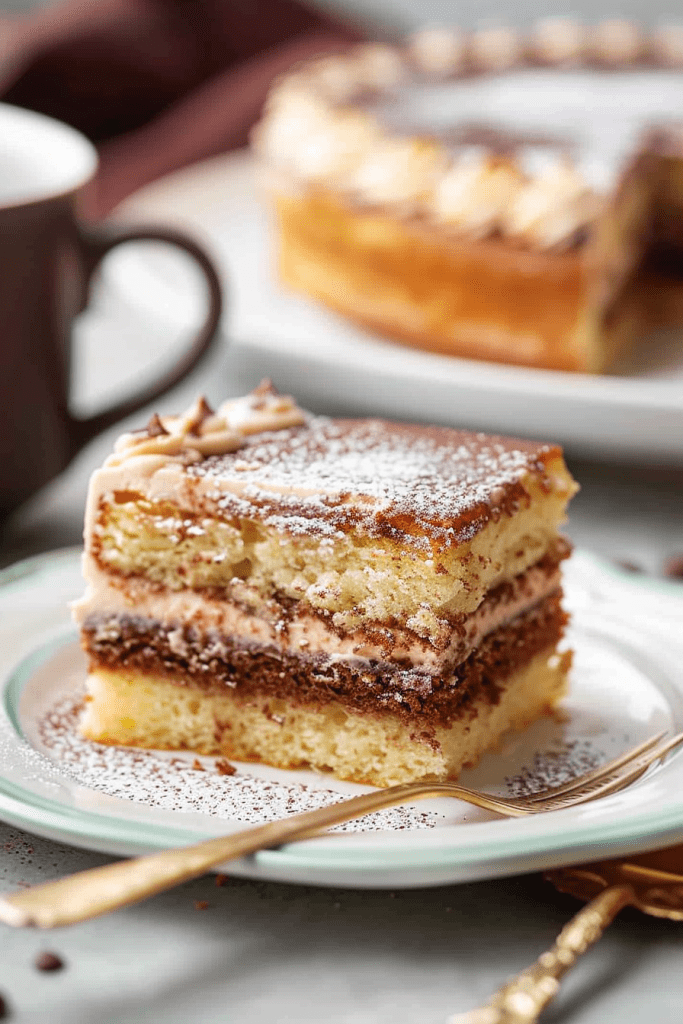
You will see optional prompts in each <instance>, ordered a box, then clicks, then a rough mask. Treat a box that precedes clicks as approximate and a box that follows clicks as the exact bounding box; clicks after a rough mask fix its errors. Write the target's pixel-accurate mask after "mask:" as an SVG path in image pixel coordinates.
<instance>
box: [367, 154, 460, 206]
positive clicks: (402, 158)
mask: <svg viewBox="0 0 683 1024" xmlns="http://www.w3.org/2000/svg"><path fill="white" fill-rule="evenodd" d="M446 162H447V161H446V155H445V153H443V152H442V151H441V150H440V148H439V147H438V146H437V145H435V144H434V143H431V142H428V141H424V140H422V139H402V138H395V139H392V138H383V139H382V140H381V141H380V142H379V143H378V145H376V146H375V147H374V148H373V149H372V150H371V151H370V152H369V153H368V154H367V156H366V158H365V159H364V160H363V162H362V163H361V164H360V166H359V167H358V168H357V170H356V171H355V173H354V174H353V175H351V176H350V177H349V180H348V183H347V184H348V187H349V189H350V190H351V191H353V192H354V193H355V194H356V196H357V198H358V199H360V200H361V201H362V202H364V203H367V204H370V205H374V204H382V203H391V204H398V205H400V206H404V207H405V206H407V207H408V208H412V206H413V205H414V204H419V203H420V202H421V201H424V200H426V199H427V198H428V197H429V196H430V195H431V193H432V190H433V189H434V186H435V184H436V182H437V181H438V179H439V177H440V175H441V174H442V173H443V171H444V169H445V167H446Z"/></svg>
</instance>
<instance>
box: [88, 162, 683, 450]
mask: <svg viewBox="0 0 683 1024" xmlns="http://www.w3.org/2000/svg"><path fill="white" fill-rule="evenodd" d="M117 215H118V216H119V217H120V218H122V219H124V220H135V221H140V220H143V221H150V220H153V221H161V222H163V223H167V224H168V223H171V224H176V225H179V226H182V227H184V228H186V229H189V230H190V231H192V232H193V233H194V234H195V235H197V236H198V237H199V238H202V239H203V240H204V241H205V242H206V243H208V246H209V247H210V250H211V251H212V252H213V254H214V255H215V257H216V259H217V261H218V263H219V265H220V268H221V270H222V274H223V277H224V279H225V280H226V282H227V283H228V288H229V294H230V303H229V310H230V312H229V322H228V325H227V326H228V330H229V334H230V337H231V339H232V341H231V344H232V345H233V346H234V348H235V350H236V351H235V357H236V358H238V359H239V368H240V376H241V377H243V378H244V379H245V380H247V381H252V382H253V383H256V382H257V381H258V380H259V379H260V377H262V376H268V377H271V378H272V379H273V380H274V381H275V383H276V384H277V385H278V387H279V388H280V389H281V390H286V391H290V392H293V393H294V394H296V396H297V398H298V399H299V401H301V402H303V404H306V405H308V406H309V407H310V408H312V409H314V410H324V411H326V412H328V411H330V410H331V409H333V410H335V411H341V412H347V413H351V414H353V413H358V414H368V413H369V414H378V415H384V416H389V417H393V418H398V419H411V420H428V421H429V422H432V423H433V422H440V423H443V424H446V425H451V426H461V427H471V428H473V429H482V430H495V431H499V432H503V433H511V434H517V435H522V436H529V437H534V436H535V437H540V438H545V437H552V438H553V439H554V440H555V441H558V442H560V443H562V444H564V445H565V447H567V449H568V450H569V451H570V452H571V453H578V454H583V455H589V456H597V457H600V458H613V459H645V460H648V461H653V460H658V461H661V462H668V463H672V464H676V465H681V464H683V331H673V332H667V333H661V334H659V335H656V336H652V337H650V338H648V339H647V341H646V343H645V344H643V345H641V346H639V348H638V351H637V357H636V360H637V361H634V362H632V364H631V365H630V366H629V367H623V368H622V369H621V371H620V372H619V373H618V374H614V375H609V376H603V377H590V376H586V375H582V374H568V373H556V372H551V371H546V370H530V369H520V368H516V367H511V366H500V365H494V364H487V363H482V362H474V361H468V360H462V359H454V358H448V357H444V356H439V355H434V354H432V353H428V352H421V351H419V350H416V349H410V348H406V347H403V346H401V345H398V344H394V343H392V342H389V341H385V340H382V339H380V338H378V337H377V336H374V335H372V334H369V333H367V332H365V331H363V330H361V329H360V328H357V327H355V326H353V325H351V324H350V323H347V322H346V321H345V320H343V319H342V318H341V317H339V316H336V315H335V314H333V313H331V312H328V311H327V310H325V309H324V308H323V307H321V306H318V305H316V304H314V303H313V302H309V301H307V300H306V299H304V298H301V297H299V296H296V295H294V294H290V293H287V292H286V291H284V290H283V289H281V288H280V287H279V286H278V284H277V282H276V279H275V274H274V271H273V259H272V248H273V246H272V239H271V233H270V230H269V224H268V215H267V211H266V207H265V205H264V203H263V202H262V199H261V196H260V194H259V188H258V185H257V180H256V174H255V171H254V166H253V163H252V161H251V159H250V157H249V155H248V154H246V153H244V152H238V153H233V154H227V155H225V156H222V157H219V158H216V159H213V160H210V161H206V162H204V163H200V164H196V165H194V166H192V167H190V168H187V169H185V170H183V171H180V172H177V173H175V174H172V175H169V176H167V177H165V178H163V179H161V180H160V181H157V182H155V183H154V184H152V185H150V186H147V187H146V188H145V189H142V190H140V191H139V192H138V193H136V194H135V195H134V196H133V197H131V198H130V199H129V200H127V201H126V203H125V204H123V205H122V206H121V207H120V208H119V211H118V214H117ZM103 273H104V277H105V281H106V283H107V285H108V287H110V288H112V289H113V290H114V292H115V293H116V294H117V296H118V297H122V298H124V299H125V301H126V302H127V303H129V304H131V305H133V306H135V307H136V309H137V311H138V312H140V311H144V312H146V313H147V320H148V322H151V323H156V322H157V321H161V322H162V323H163V322H166V323H167V327H168V331H169V333H170V334H171V335H173V332H175V331H177V329H178V327H179V325H186V326H187V327H189V326H190V325H191V324H192V323H194V322H196V321H197V320H198V319H199V318H200V316H201V310H202V308H203V307H202V295H201V282H200V281H199V279H198V278H197V279H195V280H194V283H188V271H187V266H186V265H183V263H182V257H179V256H178V255H177V254H175V253H173V252H172V251H170V250H169V247H161V246H157V247H156V248H151V247H150V246H149V245H147V246H144V245H142V244H136V245H135V246H130V247H124V248H122V249H119V250H117V251H116V252H115V253H114V254H112V256H111V257H109V258H108V260H107V262H106V265H105V268H104V271H103Z"/></svg>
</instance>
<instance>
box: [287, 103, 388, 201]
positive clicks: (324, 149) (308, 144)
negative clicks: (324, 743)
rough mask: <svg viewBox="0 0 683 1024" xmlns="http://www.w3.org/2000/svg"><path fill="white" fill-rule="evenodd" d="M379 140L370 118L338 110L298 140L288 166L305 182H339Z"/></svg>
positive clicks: (361, 160)
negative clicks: (334, 114)
mask: <svg viewBox="0 0 683 1024" xmlns="http://www.w3.org/2000/svg"><path fill="white" fill-rule="evenodd" d="M379 138H380V129H379V126H378V125H377V124H376V122H374V121H373V120H372V119H371V118H369V117H367V116H366V115H364V114H363V113H361V112H360V111H354V110H344V111H340V112H339V113H337V114H336V116H330V117H328V119H327V121H326V122H324V123H322V124H320V125H318V126H317V127H316V128H315V129H313V130H312V131H310V132H309V133H308V134H307V135H304V136H303V137H302V138H301V140H300V142H299V145H298V146H297V148H296V151H295V152H293V153H292V154H291V161H290V165H291V167H292V169H293V170H294V171H295V173H297V174H298V175H299V176H300V177H301V178H303V179H304V180H305V181H313V182H318V181H326V182H327V183H328V184H329V183H332V182H339V183H342V182H343V180H344V178H345V176H346V175H348V174H349V173H350V172H352V171H354V170H355V169H356V168H357V167H358V166H359V165H360V164H361V163H362V162H363V160H364V159H366V158H367V156H368V154H369V153H372V152H373V151H374V149H375V147H376V145H377V143H378V141H379Z"/></svg>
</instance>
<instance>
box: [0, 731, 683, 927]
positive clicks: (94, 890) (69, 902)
mask: <svg viewBox="0 0 683 1024" xmlns="http://www.w3.org/2000/svg"><path fill="white" fill-rule="evenodd" d="M663 735H664V734H663V733H659V734H658V735H657V736H652V737H651V738H650V739H649V740H646V741H645V742H644V743H641V744H640V745H639V746H637V747H636V748H635V749H633V750H630V751H628V752H627V753H625V754H622V755H621V756H620V757H618V758H615V759H614V760H613V761H610V762H608V763H607V764H604V765H602V766H601V767H599V768H596V769H594V770H593V771H591V772H588V773H587V774H586V775H583V776H581V777H580V778H578V779H574V780H573V781H572V782H568V783H565V784H564V785H562V786H556V787H554V788H552V789H548V790H545V791H544V792H542V793H536V794H533V795H531V796H525V797H514V798H508V797H502V796H493V795H490V794H488V793H481V792H478V791H476V790H472V789H467V788H466V787H464V786H460V785H458V783H455V782H428V781H425V782H409V783H405V784H403V785H399V786H391V787H389V788H388V789H380V790H376V791H374V792H372V793H364V794H362V795H361V796H355V797H351V799H349V800H341V801H339V802H338V803H335V804H332V805H329V806H326V807H321V808H318V809H317V810H314V811H304V812H303V813H301V814H293V815H291V816H290V817H288V818H284V819H282V820H280V821H272V822H268V823H267V824H265V825H257V826H256V827H254V828H249V829H246V830H244V831H241V832H237V833H233V834H232V835H229V836H221V837H219V838H217V839H208V840H205V841H204V842H201V843H197V844H195V845H193V846H185V847H181V848H180V849H175V850H166V851H164V852H162V853H153V854H149V855H147V856H144V857H135V858H133V859H131V860H125V861H117V862H116V863H113V864H107V865H105V866H104V867H100V868H93V869H91V870H88V871H81V872H79V873H78V874H75V875H71V876H70V877H68V878H62V879H60V880H59V881H57V882H48V883H47V884H45V885H38V886H34V887H33V888H30V889H24V890H23V891H22V892H19V893H15V894H14V895H12V896H7V897H5V898H3V899H0V921H4V922H5V923H6V924H10V925H13V926H15V927H26V926H29V925H34V926H36V927H38V928H55V927H59V926H62V925H67V924H75V923H76V922H78V921H86V920H88V919H90V918H93V917H97V916H99V915H100V914H105V913H107V912H108V911H110V910H117V909H118V908H120V907H124V906H127V905H128V904H131V903H137V902H138V901H139V900H143V899H146V898H147V897H148V896H153V895H155V894H156V893H159V892H163V891H164V890H165V889H170V888H172V887H173V886H174V885H178V884H180V883H181V882H185V881H188V880H189V879H191V878H197V877H198V876H199V875H203V874H204V873H205V872H207V871H209V870H210V869H211V868H213V867H216V865H218V864H222V863H225V862H226V861H229V860H236V859H238V858H239V857H245V856H247V854H251V853H255V852H256V851H257V850H263V849H268V848H271V847H274V846H281V845H282V844H283V843H286V842H291V841H292V840H294V839H297V840H298V839H310V838H312V837H313V836H315V835H318V834H319V833H320V832H321V831H323V830H325V829H327V828H329V827H330V826H331V825H338V824H341V822H344V821H350V820H351V819H352V818H360V817H363V816H364V815H366V814H370V813H371V812H372V811H377V810H380V809H381V808H385V807H394V806H396V805H397V804H402V803H406V802H409V801H411V800H418V799H423V798H425V797H436V796H452V797H456V798H458V799H460V800H464V801H466V802H467V803H471V804H475V805H476V806H477V807H483V808H484V809H486V810H489V811H495V812H496V813H498V814H501V815H504V816H508V817H521V816H523V815H527V814H539V813H541V812H545V811H551V810H560V809H561V808H565V807H573V806H575V805H577V804H580V803H585V802H587V801H589V800H595V799H597V798H598V797H600V796H606V795H607V794H609V793H613V792H616V791H617V790H618V789H623V788H624V786H627V785H628V784H629V783H630V782H633V781H634V780H635V779H637V778H638V777H639V776H640V775H642V774H643V772H645V771H646V770H647V768H648V767H649V766H650V765H651V764H654V763H655V761H658V760H660V759H661V758H663V757H664V756H665V755H666V754H667V753H668V752H669V751H670V750H672V749H673V748H674V747H676V746H678V745H679V744H680V743H681V742H683V733H679V734H678V735H677V736H674V737H672V738H670V739H668V740H664V741H662V736H663Z"/></svg>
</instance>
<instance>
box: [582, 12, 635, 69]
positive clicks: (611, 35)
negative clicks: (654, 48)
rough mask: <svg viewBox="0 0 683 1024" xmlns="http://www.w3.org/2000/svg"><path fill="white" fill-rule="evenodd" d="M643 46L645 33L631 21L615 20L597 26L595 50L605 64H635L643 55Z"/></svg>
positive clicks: (594, 41)
mask: <svg viewBox="0 0 683 1024" xmlns="http://www.w3.org/2000/svg"><path fill="white" fill-rule="evenodd" d="M643 44H644V37H643V33H642V32H641V30H640V28H639V27H638V26H637V25H634V24H633V22H631V21H623V20H621V19H619V18H614V19H610V20H608V21H602V22H600V24H599V25H596V26H595V32H594V40H593V49H594V52H595V55H596V57H597V58H598V59H599V60H600V61H602V62H603V63H605V64H611V65H616V66H617V67H618V66H620V65H623V64H632V63H635V62H636V61H637V60H639V59H640V57H642V55H643Z"/></svg>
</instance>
